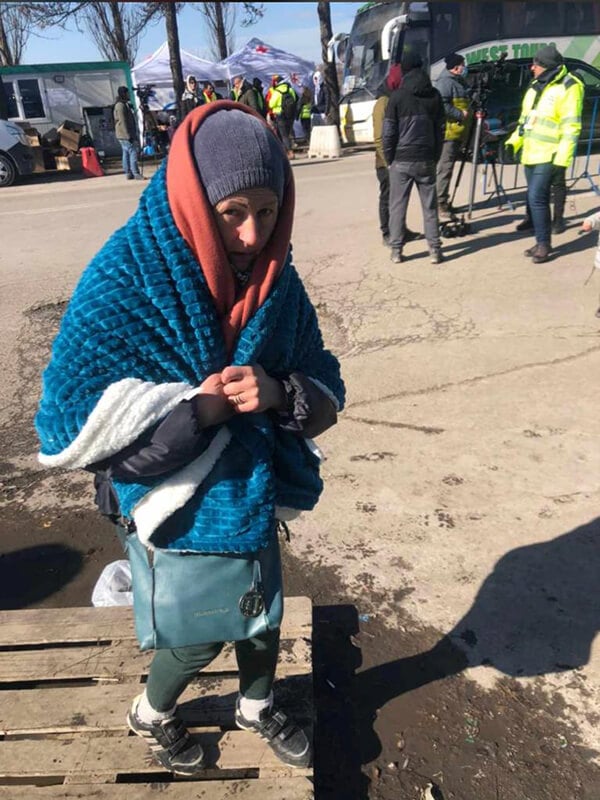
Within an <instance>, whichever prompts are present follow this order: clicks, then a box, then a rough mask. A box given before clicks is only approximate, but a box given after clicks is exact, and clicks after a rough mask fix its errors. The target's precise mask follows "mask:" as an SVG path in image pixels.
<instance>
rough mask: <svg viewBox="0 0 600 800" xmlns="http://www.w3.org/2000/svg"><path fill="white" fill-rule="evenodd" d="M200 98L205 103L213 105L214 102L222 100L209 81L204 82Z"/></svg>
mask: <svg viewBox="0 0 600 800" xmlns="http://www.w3.org/2000/svg"><path fill="white" fill-rule="evenodd" d="M202 97H203V98H204V102H205V103H214V102H215V100H222V99H223V98H222V97H221V95H220V94H219V93H218V92H216V91H215V87H214V85H213V84H212V83H211V82H210V81H205V82H204V87H203V89H202Z"/></svg>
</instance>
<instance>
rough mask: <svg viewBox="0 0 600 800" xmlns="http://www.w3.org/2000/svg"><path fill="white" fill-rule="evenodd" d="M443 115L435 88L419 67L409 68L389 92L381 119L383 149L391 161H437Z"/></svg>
mask: <svg viewBox="0 0 600 800" xmlns="http://www.w3.org/2000/svg"><path fill="white" fill-rule="evenodd" d="M445 122H446V117H445V114H444V104H443V101H442V97H441V95H440V93H439V92H438V90H437V89H434V88H433V86H432V85H431V81H430V80H429V78H428V77H427V75H426V74H425V73H424V72H423V70H421V69H412V70H410V71H409V72H408V73H407V74H406V75H405V77H404V81H403V84H402V87H401V88H400V89H396V91H395V92H392V94H391V96H390V100H389V103H388V105H387V109H386V114H385V119H384V121H383V137H382V138H383V151H384V153H385V158H386V161H387V163H388V164H391V163H392V161H394V160H396V161H406V162H415V161H437V160H438V159H439V157H440V154H441V152H442V145H443V143H444V126H445Z"/></svg>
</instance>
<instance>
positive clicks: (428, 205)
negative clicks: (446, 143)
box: [383, 53, 445, 264]
mask: <svg viewBox="0 0 600 800" xmlns="http://www.w3.org/2000/svg"><path fill="white" fill-rule="evenodd" d="M401 66H402V73H403V75H404V78H403V82H402V86H401V87H400V88H399V89H396V90H395V91H394V92H392V95H391V97H390V99H389V102H388V105H387V109H386V112H385V119H384V121H383V152H384V156H385V160H386V161H387V163H388V164H390V244H391V247H392V255H391V258H392V261H393V262H394V263H395V264H399V263H400V262H402V261H404V256H403V255H402V248H403V246H404V243H405V242H406V211H407V209H408V201H409V198H410V191H411V189H412V185H413V183H416V184H417V189H418V190H419V198H420V200H421V208H422V210H423V222H424V225H425V237H426V239H427V243H428V245H429V251H430V253H431V263H432V264H440V263H441V262H442V260H443V258H442V250H441V241H440V233H439V224H438V211H437V195H436V188H435V168H436V163H437V160H438V159H439V157H440V153H441V151H442V143H443V140H444V124H445V115H444V104H443V102H442V97H441V95H440V93H439V92H438V91H437V89H434V88H433V86H432V85H431V81H430V80H429V77H428V76H427V75H426V74H425V72H424V71H423V70H422V69H421V67H422V66H423V62H422V59H421V57H420V56H418V55H417V54H413V53H408V54H406V55H405V56H403V58H402V62H401Z"/></svg>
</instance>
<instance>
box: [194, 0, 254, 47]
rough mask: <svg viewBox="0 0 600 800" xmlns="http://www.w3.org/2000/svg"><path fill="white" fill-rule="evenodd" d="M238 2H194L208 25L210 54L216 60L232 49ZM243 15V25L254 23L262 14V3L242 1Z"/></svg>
mask: <svg viewBox="0 0 600 800" xmlns="http://www.w3.org/2000/svg"><path fill="white" fill-rule="evenodd" d="M238 6H239V3H230V2H216V3H196V4H195V8H197V9H198V10H199V11H201V12H202V14H204V17H205V19H206V22H207V25H208V35H209V37H210V43H211V56H212V58H214V59H215V60H216V61H222V60H223V59H224V58H227V56H228V55H230V53H231V52H232V51H233V49H234V38H233V31H234V28H235V23H236V20H237V7H238ZM242 7H243V11H244V16H243V18H242V21H241V25H242V26H243V27H248V26H249V25H254V24H255V23H256V22H258V20H259V19H260V18H261V17H263V16H264V13H265V12H264V5H263V3H242Z"/></svg>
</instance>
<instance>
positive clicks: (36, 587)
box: [0, 543, 83, 610]
mask: <svg viewBox="0 0 600 800" xmlns="http://www.w3.org/2000/svg"><path fill="white" fill-rule="evenodd" d="M82 565H83V556H82V554H81V553H79V552H78V551H77V550H73V549H72V548H71V547H67V546H66V545H62V544H52V543H50V544H39V545H35V546H34V547H25V548H23V549H22V550H14V551H12V552H10V553H0V609H2V610H10V609H18V608H27V607H28V606H32V605H36V604H38V603H40V602H42V601H43V600H45V599H46V598H48V597H50V596H51V595H53V594H55V592H57V591H58V590H59V589H61V588H62V587H63V586H66V585H67V584H68V583H69V582H70V581H71V580H72V579H73V578H74V577H75V576H76V575H77V574H78V573H79V572H80V570H81V568H82Z"/></svg>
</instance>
